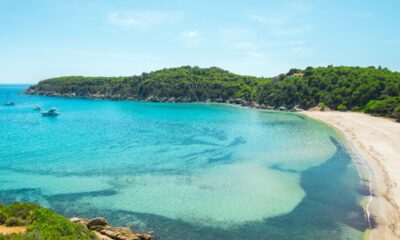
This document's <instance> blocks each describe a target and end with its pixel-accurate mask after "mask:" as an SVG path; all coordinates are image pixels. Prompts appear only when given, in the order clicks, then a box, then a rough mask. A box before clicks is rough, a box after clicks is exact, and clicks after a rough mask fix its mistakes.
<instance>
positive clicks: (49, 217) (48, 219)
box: [0, 203, 95, 240]
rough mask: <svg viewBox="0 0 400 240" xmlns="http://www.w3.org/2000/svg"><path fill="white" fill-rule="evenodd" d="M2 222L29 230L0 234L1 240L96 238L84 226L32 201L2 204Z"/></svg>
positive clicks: (0, 210)
mask: <svg viewBox="0 0 400 240" xmlns="http://www.w3.org/2000/svg"><path fill="white" fill-rule="evenodd" d="M1 222H3V224H4V223H5V224H6V225H7V226H26V228H27V231H26V233H23V234H13V235H7V236H2V235H0V240H33V239H43V240H50V239H59V240H75V239H83V240H85V239H95V237H94V236H93V235H92V234H91V232H90V231H89V230H88V229H87V228H85V227H84V226H82V225H79V224H75V223H73V222H71V221H69V220H68V219H66V218H64V217H63V216H61V215H59V214H57V213H55V212H53V211H51V210H48V209H45V208H42V207H40V206H38V205H35V204H31V203H13V204H10V205H8V206H4V205H3V206H1V205H0V224H1Z"/></svg>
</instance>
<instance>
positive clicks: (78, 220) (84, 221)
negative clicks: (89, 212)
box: [69, 217, 89, 226]
mask: <svg viewBox="0 0 400 240" xmlns="http://www.w3.org/2000/svg"><path fill="white" fill-rule="evenodd" d="M69 220H70V221H71V222H74V223H78V224H81V225H84V226H87V224H88V223H89V220H87V219H86V218H78V217H73V218H70V219H69Z"/></svg>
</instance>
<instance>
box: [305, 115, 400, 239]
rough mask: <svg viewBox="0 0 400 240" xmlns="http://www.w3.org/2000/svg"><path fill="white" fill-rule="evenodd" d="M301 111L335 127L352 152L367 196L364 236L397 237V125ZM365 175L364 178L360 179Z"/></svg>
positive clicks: (399, 200) (399, 141) (399, 153)
mask: <svg viewBox="0 0 400 240" xmlns="http://www.w3.org/2000/svg"><path fill="white" fill-rule="evenodd" d="M302 114H304V115H306V116H308V117H310V118H312V119H315V120H318V121H321V122H324V123H326V124H328V125H330V126H331V127H333V128H334V129H336V130H338V131H339V132H340V133H341V134H342V135H343V137H344V138H345V140H346V144H347V145H348V147H349V148H350V150H351V151H352V154H355V155H356V156H354V157H355V158H354V161H355V164H356V165H357V167H358V170H359V171H360V177H361V181H362V183H363V184H367V185H368V186H367V187H368V188H369V190H370V192H371V195H370V197H368V199H367V202H366V203H365V204H363V205H364V206H363V207H364V209H365V212H366V217H367V219H368V222H369V224H370V226H374V225H375V223H374V222H370V219H371V218H370V216H371V217H372V218H373V219H374V220H376V227H375V228H371V229H368V230H367V231H366V234H365V235H366V239H371V240H375V239H376V240H380V239H385V240H392V239H400V124H399V123H396V122H394V121H393V120H390V119H386V118H382V117H374V116H370V115H367V114H363V113H355V112H311V111H304V112H302ZM365 176H366V179H365V178H364V177H365Z"/></svg>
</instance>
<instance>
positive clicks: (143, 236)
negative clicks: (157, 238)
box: [136, 232, 153, 240]
mask: <svg viewBox="0 0 400 240" xmlns="http://www.w3.org/2000/svg"><path fill="white" fill-rule="evenodd" d="M136 236H138V238H139V239H140V240H152V239H153V233H152V232H149V233H136Z"/></svg>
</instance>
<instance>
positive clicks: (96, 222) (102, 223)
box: [87, 217, 108, 228]
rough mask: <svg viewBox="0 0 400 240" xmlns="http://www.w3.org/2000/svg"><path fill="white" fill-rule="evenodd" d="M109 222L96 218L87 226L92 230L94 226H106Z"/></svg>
mask: <svg viewBox="0 0 400 240" xmlns="http://www.w3.org/2000/svg"><path fill="white" fill-rule="evenodd" d="M106 225H108V222H107V220H106V219H105V218H100V217H96V218H93V219H92V220H90V221H89V223H88V224H87V226H88V228H92V227H93V226H106Z"/></svg>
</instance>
